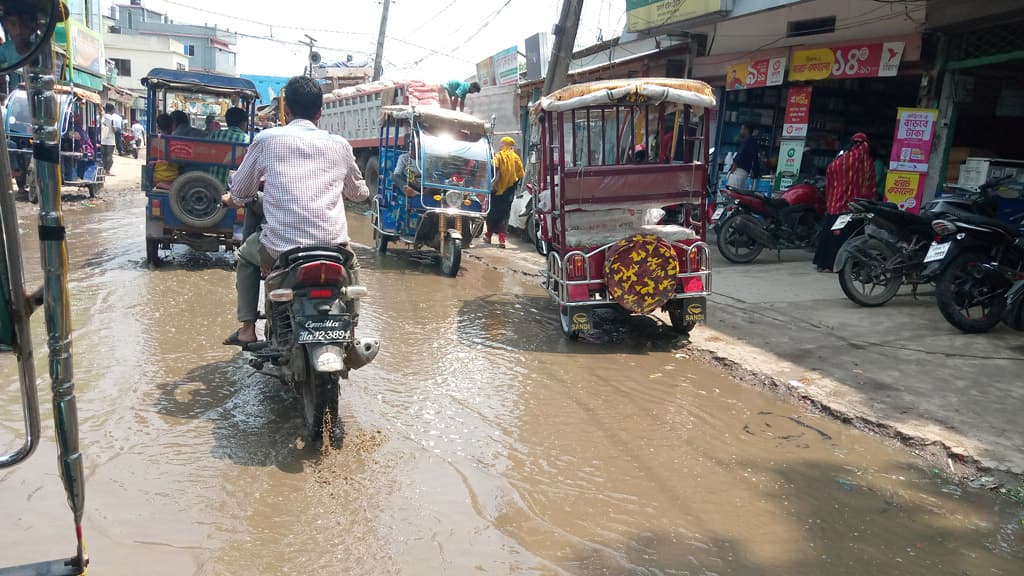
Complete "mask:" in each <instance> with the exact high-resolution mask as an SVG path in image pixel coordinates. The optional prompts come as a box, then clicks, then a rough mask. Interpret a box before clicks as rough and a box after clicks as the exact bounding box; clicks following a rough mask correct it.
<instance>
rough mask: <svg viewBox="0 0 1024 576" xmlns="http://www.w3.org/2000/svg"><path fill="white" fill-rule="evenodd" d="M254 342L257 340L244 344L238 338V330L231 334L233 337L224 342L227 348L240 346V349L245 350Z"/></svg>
mask: <svg viewBox="0 0 1024 576" xmlns="http://www.w3.org/2000/svg"><path fill="white" fill-rule="evenodd" d="M253 342H255V340H253V341H250V342H243V341H242V340H241V339H239V338H238V330H235V331H234V332H233V333H232V334H231V336H228V337H227V339H226V340H224V342H223V344H224V345H225V346H238V347H239V348H245V347H246V346H248V345H249V344H252V343H253Z"/></svg>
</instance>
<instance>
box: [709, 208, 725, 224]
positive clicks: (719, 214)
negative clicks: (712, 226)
mask: <svg viewBox="0 0 1024 576" xmlns="http://www.w3.org/2000/svg"><path fill="white" fill-rule="evenodd" d="M724 212H725V206H719V207H718V209H717V210H715V213H714V214H712V215H711V221H712V222H718V219H719V218H721V217H722V214H723V213H724Z"/></svg>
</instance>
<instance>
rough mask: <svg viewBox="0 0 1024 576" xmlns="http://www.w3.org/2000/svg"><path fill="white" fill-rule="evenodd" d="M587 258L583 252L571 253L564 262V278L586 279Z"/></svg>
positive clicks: (573, 279) (572, 279)
mask: <svg viewBox="0 0 1024 576" xmlns="http://www.w3.org/2000/svg"><path fill="white" fill-rule="evenodd" d="M586 277H587V259H586V258H584V257H583V254H573V255H572V256H569V259H568V260H566V262H565V279H566V280H569V281H575V280H586Z"/></svg>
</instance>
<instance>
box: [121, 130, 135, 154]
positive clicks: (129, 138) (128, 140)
mask: <svg viewBox="0 0 1024 576" xmlns="http://www.w3.org/2000/svg"><path fill="white" fill-rule="evenodd" d="M121 140H122V142H123V143H124V152H122V153H121V156H124V157H126V158H127V157H128V156H131V157H132V158H135V159H136V160H138V159H139V140H138V139H137V138H136V137H135V135H134V134H132V133H130V132H125V133H124V134H122V135H121Z"/></svg>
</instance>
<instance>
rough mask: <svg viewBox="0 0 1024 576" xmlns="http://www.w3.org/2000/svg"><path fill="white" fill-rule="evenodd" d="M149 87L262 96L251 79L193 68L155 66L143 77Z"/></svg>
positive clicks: (254, 96) (253, 96)
mask: <svg viewBox="0 0 1024 576" xmlns="http://www.w3.org/2000/svg"><path fill="white" fill-rule="evenodd" d="M142 85H143V86H145V87H147V88H165V89H168V90H174V91H180V92H189V91H195V92H203V93H208V94H221V95H230V94H243V95H245V96H249V97H250V99H252V100H258V99H259V97H260V93H259V91H258V90H257V89H256V85H255V84H253V83H252V81H251V80H247V79H245V78H236V77H233V76H224V75H222V74H212V73H210V72H194V71H191V70H169V69H167V68H154V69H152V70H150V71H149V74H147V75H146V77H145V78H143V79H142Z"/></svg>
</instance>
